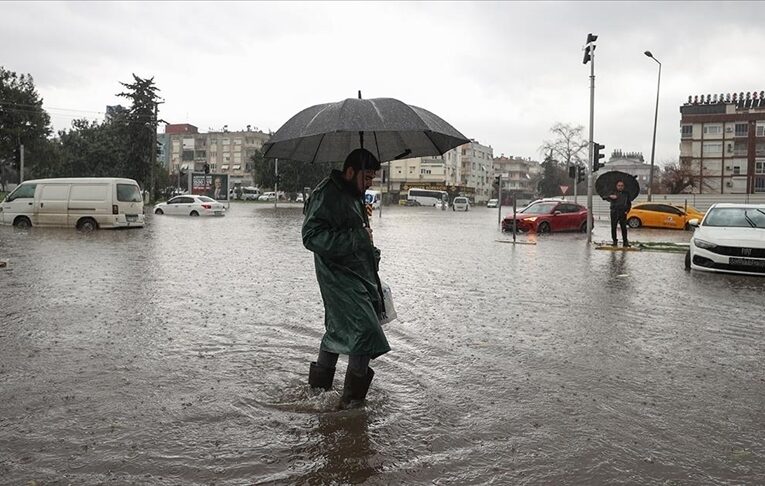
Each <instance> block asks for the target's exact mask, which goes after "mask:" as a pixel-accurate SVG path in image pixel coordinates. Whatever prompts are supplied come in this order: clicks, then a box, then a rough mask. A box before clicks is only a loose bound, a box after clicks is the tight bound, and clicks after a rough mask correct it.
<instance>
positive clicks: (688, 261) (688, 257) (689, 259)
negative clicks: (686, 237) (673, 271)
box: [685, 250, 691, 270]
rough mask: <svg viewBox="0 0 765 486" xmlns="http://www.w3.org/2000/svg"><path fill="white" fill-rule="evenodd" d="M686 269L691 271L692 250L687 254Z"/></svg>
mask: <svg viewBox="0 0 765 486" xmlns="http://www.w3.org/2000/svg"><path fill="white" fill-rule="evenodd" d="M685 269H686V270H690V269H691V250H688V251H686V252H685Z"/></svg>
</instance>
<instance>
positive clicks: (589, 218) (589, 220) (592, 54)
mask: <svg viewBox="0 0 765 486" xmlns="http://www.w3.org/2000/svg"><path fill="white" fill-rule="evenodd" d="M594 125H595V46H594V45H593V46H592V49H590V143H589V145H588V146H589V148H590V150H589V160H590V170H589V174H588V177H587V243H592V223H593V218H594V216H593V214H592V190H593V186H594V185H595V174H594V172H593V157H594V154H595V150H594V147H593V144H594V142H593V133H594V128H593V127H594Z"/></svg>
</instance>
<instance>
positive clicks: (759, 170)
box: [754, 160, 765, 175]
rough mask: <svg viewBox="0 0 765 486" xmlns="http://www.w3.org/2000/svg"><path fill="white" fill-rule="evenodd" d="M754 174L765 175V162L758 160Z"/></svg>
mask: <svg viewBox="0 0 765 486" xmlns="http://www.w3.org/2000/svg"><path fill="white" fill-rule="evenodd" d="M754 173H755V174H764V175H765V160H758V161H757V162H755V163H754Z"/></svg>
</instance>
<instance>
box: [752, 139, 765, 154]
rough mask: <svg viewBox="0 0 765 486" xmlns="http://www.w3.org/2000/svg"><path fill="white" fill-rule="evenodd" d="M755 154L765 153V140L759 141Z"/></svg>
mask: <svg viewBox="0 0 765 486" xmlns="http://www.w3.org/2000/svg"><path fill="white" fill-rule="evenodd" d="M754 154H755V155H757V156H758V157H760V156H763V155H765V142H757V145H755V146H754Z"/></svg>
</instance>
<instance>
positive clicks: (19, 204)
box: [1, 183, 37, 225]
mask: <svg viewBox="0 0 765 486" xmlns="http://www.w3.org/2000/svg"><path fill="white" fill-rule="evenodd" d="M36 189H37V184H29V183H27V184H21V185H20V186H18V187H17V188H16V189H15V190H14V191H13V192H12V193H11V194H9V195H8V197H7V198H6V199H5V202H4V203H3V212H2V215H1V216H2V218H3V222H5V223H7V224H13V221H14V220H15V219H16V217H17V216H26V217H27V218H29V221H30V222H31V223H32V224H33V225H34V224H36V223H37V214H36V213H35V190H36Z"/></svg>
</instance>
